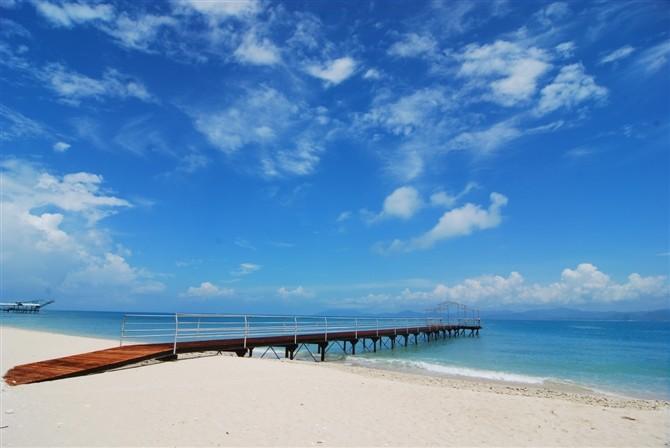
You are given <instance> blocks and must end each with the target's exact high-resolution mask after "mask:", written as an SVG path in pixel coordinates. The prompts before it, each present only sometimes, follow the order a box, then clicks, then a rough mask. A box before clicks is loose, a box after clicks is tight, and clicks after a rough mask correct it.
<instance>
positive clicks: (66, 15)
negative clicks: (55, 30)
mask: <svg viewBox="0 0 670 448" xmlns="http://www.w3.org/2000/svg"><path fill="white" fill-rule="evenodd" d="M33 4H34V5H35V8H36V9H37V12H38V13H40V14H41V15H42V16H43V17H44V18H46V19H47V20H48V21H49V22H51V23H52V24H53V25H56V26H62V27H66V28H70V27H72V26H74V25H77V24H82V23H86V22H93V21H102V22H106V21H109V20H112V19H113V17H114V8H113V7H112V6H111V5H108V4H105V3H101V4H90V3H79V2H64V3H61V4H55V3H51V2H48V1H41V0H37V1H33Z"/></svg>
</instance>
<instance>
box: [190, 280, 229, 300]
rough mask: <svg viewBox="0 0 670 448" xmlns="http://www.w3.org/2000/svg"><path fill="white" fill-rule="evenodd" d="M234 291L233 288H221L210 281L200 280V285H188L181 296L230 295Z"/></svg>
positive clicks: (207, 296)
mask: <svg viewBox="0 0 670 448" xmlns="http://www.w3.org/2000/svg"><path fill="white" fill-rule="evenodd" d="M234 293H235V290H234V289H231V288H222V287H220V286H217V285H215V284H213V283H210V282H202V283H200V286H190V287H189V288H188V289H187V290H186V292H184V293H182V294H181V296H182V297H202V298H212V297H230V296H232V295H233V294H234Z"/></svg>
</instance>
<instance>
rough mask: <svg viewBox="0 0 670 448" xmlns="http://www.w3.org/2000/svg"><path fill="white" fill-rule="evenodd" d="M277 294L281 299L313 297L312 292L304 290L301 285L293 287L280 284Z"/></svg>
mask: <svg viewBox="0 0 670 448" xmlns="http://www.w3.org/2000/svg"><path fill="white" fill-rule="evenodd" d="M277 295H278V296H279V297H281V298H283V299H288V298H291V297H303V298H308V297H314V293H313V292H311V291H308V290H306V289H305V288H303V287H302V286H298V287H297V288H294V289H291V288H286V287H284V286H282V287H281V288H279V289H277Z"/></svg>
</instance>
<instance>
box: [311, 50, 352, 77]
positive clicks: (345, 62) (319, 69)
mask: <svg viewBox="0 0 670 448" xmlns="http://www.w3.org/2000/svg"><path fill="white" fill-rule="evenodd" d="M355 70H356V61H354V60H353V59H352V58H350V57H349V56H345V57H342V58H339V59H333V60H331V61H326V62H325V63H323V64H321V65H319V64H316V65H309V66H308V67H307V73H309V74H310V75H312V76H314V77H315V78H319V79H322V80H324V81H326V82H328V83H330V84H339V83H341V82H342V81H344V80H346V79H347V78H349V77H350V76H351V75H353V74H354V71H355Z"/></svg>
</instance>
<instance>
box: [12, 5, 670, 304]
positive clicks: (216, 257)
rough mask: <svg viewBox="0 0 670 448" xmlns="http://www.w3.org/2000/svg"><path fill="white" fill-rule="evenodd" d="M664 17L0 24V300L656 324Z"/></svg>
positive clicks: (26, 9) (325, 12) (663, 8)
mask: <svg viewBox="0 0 670 448" xmlns="http://www.w3.org/2000/svg"><path fill="white" fill-rule="evenodd" d="M669 75H670V6H669V5H668V3H667V2H666V1H660V0H659V1H653V0H647V1H630V2H626V1H623V0H622V1H617V2H611V1H590V2H588V1H575V2H554V3H551V2H532V1H524V2H519V1H494V0H491V1H486V2H483V1H457V0H454V1H449V2H437V1H436V2H430V1H422V2H414V1H400V0H398V1H392V2H377V1H366V2H362V1H337V2H333V1H320V0H316V1H305V2H299V1H291V2H271V1H253V0H250V1H237V0H230V1H223V0H221V1H208V0H171V1H165V2H121V1H119V2H107V1H105V0H101V1H89V2H85V1H83V0H80V1H56V0H26V1H20V0H0V172H1V179H0V180H1V188H0V189H1V192H0V199H1V207H2V208H1V219H0V222H1V229H0V234H1V237H2V244H1V249H2V250H1V253H0V261H1V262H2V269H1V271H2V272H1V275H0V277H1V283H2V284H1V285H0V296H1V297H0V299H2V300H3V301H6V300H25V299H55V300H56V306H57V307H59V308H62V309H91V310H128V311H131V310H143V311H216V312H255V313H282V314H290V313H314V312H320V311H325V310H328V311H332V312H342V313H345V312H347V311H352V310H357V311H365V312H372V313H374V312H398V311H404V310H408V311H419V312H420V311H424V310H426V309H430V308H432V307H435V306H436V305H437V304H439V303H441V302H444V301H457V302H462V303H466V304H469V305H471V306H474V307H481V308H483V309H495V310H503V309H509V310H521V309H533V308H556V307H570V308H580V309H593V310H604V309H607V310H648V309H655V308H661V307H668V306H669V302H670V300H669V299H670V284H669V282H668V275H669V271H670V266H669V263H670V235H669V232H670V231H669V229H670V222H669V221H670V218H669V215H670V209H669V208H670V205H669V204H670V184H669V182H670V181H669V178H670V176H669V174H670V173H669V171H670V152H669V149H670V92H669V87H670V82H669V81H670V77H669Z"/></svg>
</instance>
